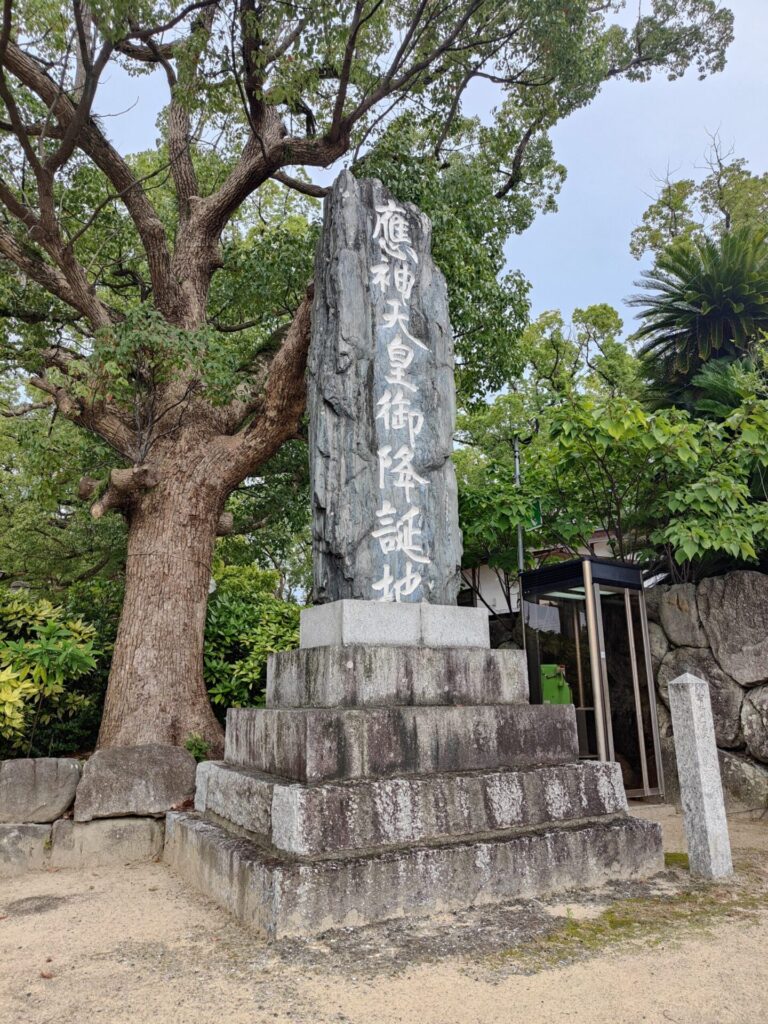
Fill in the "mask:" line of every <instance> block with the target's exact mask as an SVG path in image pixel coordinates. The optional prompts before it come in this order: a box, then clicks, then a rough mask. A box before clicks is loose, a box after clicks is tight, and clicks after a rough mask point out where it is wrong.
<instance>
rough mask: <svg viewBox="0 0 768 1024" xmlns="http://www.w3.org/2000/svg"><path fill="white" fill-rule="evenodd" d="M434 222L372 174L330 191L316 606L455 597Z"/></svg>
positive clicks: (449, 400)
mask: <svg viewBox="0 0 768 1024" xmlns="http://www.w3.org/2000/svg"><path fill="white" fill-rule="evenodd" d="M431 236H432V229H431V225H430V223H429V220H428V219H427V217H426V216H425V215H424V214H423V213H421V212H420V211H419V210H418V209H416V207H415V206H412V205H411V204H410V203H401V202H398V201H397V200H396V199H395V197H394V196H393V195H392V194H391V193H390V192H389V191H388V190H387V189H386V188H384V186H383V185H382V184H381V182H380V181H377V180H375V179H363V180H360V181H357V180H356V179H355V178H354V177H353V176H352V174H350V173H349V171H343V172H342V173H341V174H340V175H339V177H338V178H337V179H336V181H335V182H334V185H333V187H332V189H331V191H330V194H329V195H328V197H327V198H326V200H325V214H324V226H323V235H322V239H321V242H320V246H319V248H318V252H317V259H316V261H315V299H314V305H313V309H312V343H311V346H310V351H309V381H308V388H307V396H308V397H307V405H308V412H309V441H310V444H309V448H310V480H311V488H312V540H313V563H314V591H313V601H314V603H315V604H323V603H325V602H329V601H339V600H343V599H345V598H354V599H357V600H363V601H394V602H398V603H402V602H413V603H417V602H423V601H426V602H430V603H432V604H455V603H456V594H457V591H458V587H459V574H460V566H461V533H460V531H459V522H458V501H457V493H456V477H455V474H454V470H453V465H452V463H451V458H450V456H451V452H452V451H453V431H454V426H455V419H456V397H455V391H454V382H453V335H452V333H451V325H450V321H449V319H448V295H447V291H446V286H445V279H444V278H443V275H442V274H441V273H440V271H439V270H438V269H437V267H436V266H435V264H434V263H433V261H432V256H431V255H430V248H431Z"/></svg>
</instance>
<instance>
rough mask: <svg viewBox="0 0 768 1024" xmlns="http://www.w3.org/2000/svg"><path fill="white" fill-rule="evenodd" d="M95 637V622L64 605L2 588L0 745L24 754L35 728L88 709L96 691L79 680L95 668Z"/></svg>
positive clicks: (31, 744)
mask: <svg viewBox="0 0 768 1024" xmlns="http://www.w3.org/2000/svg"><path fill="white" fill-rule="evenodd" d="M95 640H96V630H95V629H94V627H93V626H91V625H89V624H86V623H85V622H83V621H82V620H80V619H70V618H67V617H66V615H65V612H64V610H63V609H62V608H60V607H54V606H53V605H52V604H51V603H50V602H48V601H44V600H34V599H31V598H30V597H29V596H28V595H25V594H21V593H14V592H10V591H8V590H2V591H0V749H2V750H5V752H6V753H7V754H12V755H15V756H19V754H20V753H22V752H23V753H24V754H26V755H27V756H28V755H29V753H30V752H32V751H34V750H35V749H36V746H35V744H36V739H37V741H38V742H39V736H38V730H40V732H41V733H45V732H47V731H49V730H50V727H51V725H52V724H53V723H54V722H66V721H67V720H68V719H71V718H74V717H76V716H80V715H82V714H83V713H84V711H86V710H87V709H88V708H89V706H90V705H91V704H92V703H93V701H94V694H93V693H92V692H91V691H90V688H89V687H87V686H85V687H84V686H82V685H80V684H82V681H83V680H84V679H86V678H87V677H88V675H89V673H90V672H91V671H92V670H93V669H94V668H95V667H96V659H97V656H98V655H99V653H100V652H99V651H98V649H97V648H96V646H95ZM46 752H47V751H46Z"/></svg>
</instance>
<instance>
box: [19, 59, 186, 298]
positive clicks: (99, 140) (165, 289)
mask: <svg viewBox="0 0 768 1024" xmlns="http://www.w3.org/2000/svg"><path fill="white" fill-rule="evenodd" d="M3 62H4V64H5V66H6V67H7V69H8V70H9V71H10V72H11V74H13V75H14V76H15V77H16V78H17V79H18V80H19V82H21V84H22V85H24V86H26V87H27V88H28V89H30V90H31V91H32V92H33V93H34V94H35V95H36V96H37V97H38V98H39V99H40V100H41V101H42V102H43V103H44V104H45V105H46V106H47V107H48V109H49V110H50V111H51V113H52V114H53V116H54V117H55V118H56V120H57V122H58V125H59V127H60V129H61V130H64V131H65V130H66V129H67V127H68V126H69V125H70V124H71V123H72V121H73V119H74V118H75V115H76V108H75V106H74V104H73V103H72V101H71V100H70V99H69V97H67V96H66V95H65V94H64V93H63V92H62V91H61V89H59V87H58V85H57V84H56V82H54V80H53V79H52V78H51V77H50V75H48V73H47V72H46V71H45V69H44V68H42V67H41V65H40V64H39V63H38V62H37V61H36V60H35V59H34V58H33V57H31V56H29V54H27V53H25V52H24V51H23V50H22V49H21V48H20V47H19V46H18V45H16V43H14V42H9V43H8V45H7V47H6V50H5V55H4V58H3ZM77 145H78V147H79V148H80V149H81V150H82V151H83V152H84V153H85V154H86V155H87V156H88V157H90V159H91V160H93V162H94V163H95V164H96V166H97V167H98V168H99V170H101V171H102V172H103V173H104V174H105V175H106V177H107V178H108V179H109V181H110V182H111V183H112V185H113V187H114V188H115V190H116V192H117V193H118V195H119V196H120V198H121V200H122V202H123V203H124V205H125V207H126V209H127V210H128V213H129V215H130V216H131V219H132V220H133V223H134V225H135V227H136V230H137V231H138V233H139V237H140V238H141V241H142V245H143V247H144V250H145V252H146V255H147V262H148V264H149V270H150V276H151V279H152V286H153V291H154V294H155V297H156V301H157V304H158V308H160V309H161V310H164V309H165V308H168V307H169V305H170V304H171V301H172V298H175V288H174V286H173V279H172V276H171V268H170V254H169V252H168V244H167V240H166V236H165V229H164V228H163V225H162V222H161V220H160V218H159V217H158V215H157V212H156V210H155V208H154V207H153V205H152V203H151V202H150V201H149V199H148V198H147V195H146V193H145V192H144V190H143V188H142V187H141V185H140V184H139V183H138V182H137V180H136V177H135V175H134V174H133V172H132V171H131V169H130V167H129V166H128V164H127V163H126V161H125V160H124V159H123V158H122V157H121V156H120V154H119V153H118V152H117V150H116V149H114V147H113V146H112V145H111V144H110V143H109V142H108V141H107V139H106V138H105V136H104V135H103V133H102V132H101V131H100V130H99V128H98V127H97V125H96V124H95V122H94V121H93V120H87V121H86V122H85V124H84V125H83V127H82V129H81V131H80V135H79V138H78V140H77Z"/></svg>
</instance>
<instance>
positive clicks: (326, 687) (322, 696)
mask: <svg viewBox="0 0 768 1024" xmlns="http://www.w3.org/2000/svg"><path fill="white" fill-rule="evenodd" d="M527 700H528V675H527V669H526V663H525V652H524V651H514V650H506V651H497V650H493V651H492V650H483V649H482V648H476V647H463V648H450V649H435V648H429V647H394V646H389V647H371V646H370V645H368V644H354V645H351V646H349V647H340V646H336V647H313V648H305V649H299V650H294V651H281V652H280V653H278V654H271V655H270V656H269V661H268V665H267V707H366V706H378V707H383V706H387V705H403V704H521V703H526V702H527Z"/></svg>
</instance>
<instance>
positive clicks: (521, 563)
mask: <svg viewBox="0 0 768 1024" xmlns="http://www.w3.org/2000/svg"><path fill="white" fill-rule="evenodd" d="M513 447H514V452H515V487H520V486H521V484H520V439H519V438H518V436H517V434H515V439H514V442H513ZM524 569H525V547H524V545H523V524H522V523H518V524H517V599H518V603H519V605H520V622H521V624H522V627H523V650H524V651H526V652H527V650H528V641H527V639H526V635H525V607H524V605H523V575H522V574H523V570H524Z"/></svg>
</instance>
